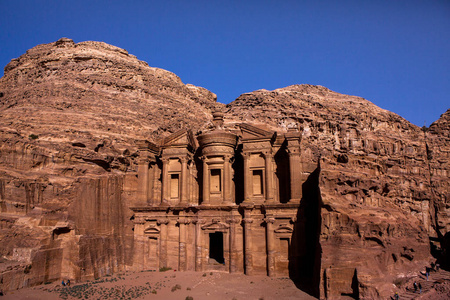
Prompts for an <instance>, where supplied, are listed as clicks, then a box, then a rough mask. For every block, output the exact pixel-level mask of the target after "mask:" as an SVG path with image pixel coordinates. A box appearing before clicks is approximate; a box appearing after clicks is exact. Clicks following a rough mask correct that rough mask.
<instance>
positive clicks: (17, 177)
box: [0, 39, 450, 298]
mask: <svg viewBox="0 0 450 300" xmlns="http://www.w3.org/2000/svg"><path fill="white" fill-rule="evenodd" d="M214 107H222V108H223V109H224V111H225V112H226V113H225V118H226V121H227V122H230V123H234V122H241V121H244V122H252V123H263V124H265V126H268V127H271V129H273V130H276V131H279V132H284V131H286V130H287V129H288V128H292V127H297V128H298V129H299V130H301V131H302V134H303V137H302V160H303V161H302V166H301V167H302V168H303V171H304V173H305V174H306V175H310V174H313V173H314V174H318V187H319V191H320V195H319V197H318V198H319V200H318V201H319V202H320V203H312V202H311V203H309V202H308V203H306V204H305V205H306V206H307V207H308V208H307V209H306V212H307V214H306V215H304V216H302V218H304V219H305V220H306V221H305V224H306V226H309V227H308V228H310V229H311V230H310V231H311V235H310V236H308V237H307V240H306V243H305V249H306V250H305V251H307V252H308V251H309V252H311V257H312V258H313V260H314V261H315V262H316V263H318V265H317V264H312V265H311V266H307V267H305V270H306V271H307V273H308V274H305V280H304V282H307V283H308V284H310V283H311V284H313V285H314V286H317V287H322V288H323V286H324V284H326V282H323V281H324V278H325V279H326V278H331V277H332V279H333V282H338V281H339V275H336V274H341V273H342V272H341V273H339V272H337V273H336V271H334V270H344V271H343V272H344V273H345V272H347V271H345V270H353V269H355V268H356V269H357V270H358V274H357V276H356V277H357V279H358V282H359V290H360V291H361V295H360V296H361V297H363V296H364V297H369V298H375V297H384V296H386V295H387V293H389V292H391V291H392V290H393V285H392V283H393V282H394V281H396V280H399V278H401V277H402V276H403V277H405V276H408V274H410V273H411V272H413V271H417V270H419V269H421V268H423V267H424V266H425V265H426V264H428V263H429V261H430V260H431V259H432V257H431V255H430V251H431V252H433V253H435V254H436V255H439V253H441V252H440V250H444V255H447V257H448V254H445V253H446V252H445V251H446V249H449V248H450V245H449V243H450V237H449V234H448V231H449V230H450V224H449V223H450V218H449V213H450V210H449V207H450V205H449V201H450V200H449V199H450V194H449V193H450V192H449V191H450V187H449V182H448V175H449V172H450V166H449V163H448V162H449V153H450V149H449V145H450V143H449V142H450V141H449V140H450V128H449V127H450V125H449V124H450V122H449V121H450V111H447V112H446V113H444V114H443V115H442V116H441V118H440V119H439V120H438V121H436V122H435V123H433V124H432V125H431V126H430V128H429V130H422V129H420V128H418V127H417V126H414V125H412V124H410V123H409V122H407V121H406V120H404V119H403V118H401V117H399V116H398V115H395V114H393V113H391V112H388V111H386V110H383V109H381V108H379V107H377V106H375V105H374V104H372V103H371V102H369V101H367V100H365V99H362V98H360V97H355V96H347V95H342V94H339V93H336V92H333V91H330V90H329V89H327V88H324V87H320V86H310V85H294V86H290V87H286V88H282V89H277V90H274V91H266V90H259V91H255V92H252V93H248V94H244V95H241V96H240V97H239V98H238V99H236V100H235V101H234V102H232V103H230V104H228V105H227V106H224V105H223V104H220V103H216V96H215V95H214V94H213V93H211V92H209V91H207V90H206V89H203V88H200V87H196V86H193V85H189V84H188V85H185V84H183V83H182V82H181V80H180V78H178V77H177V76H176V75H174V74H173V73H170V72H168V71H165V70H161V69H157V68H152V67H149V66H148V65H147V63H145V62H142V61H139V60H138V59H136V58H135V57H134V56H132V55H130V54H128V53H127V52H126V51H125V50H123V49H120V48H117V47H114V46H111V45H107V44H105V43H100V42H82V43H78V44H75V43H74V42H73V41H72V40H69V39H61V40H59V41H57V42H55V43H50V44H46V45H39V46H36V47H35V48H33V49H30V50H29V51H27V53H26V54H24V55H22V56H21V57H20V58H18V59H14V60H12V61H11V62H10V63H9V64H8V65H7V66H6V67H5V75H4V76H3V77H2V78H1V79H0V206H1V214H0V221H1V223H0V224H1V227H0V238H1V240H2V247H0V254H1V257H2V258H1V260H2V263H1V264H0V272H1V275H0V277H1V278H2V280H1V281H0V282H2V288H3V289H14V288H19V287H22V286H26V285H35V284H40V283H44V282H48V281H53V280H59V279H60V278H61V277H66V278H77V279H81V280H83V279H91V278H96V277H100V276H103V275H106V274H111V273H114V272H116V271H120V270H125V269H126V268H127V266H130V265H131V264H132V263H131V262H132V259H133V258H132V245H133V240H132V239H133V232H132V223H131V221H130V219H131V218H132V215H131V211H130V210H129V209H128V207H130V206H133V204H134V203H135V201H136V195H135V191H136V185H137V181H136V176H135V175H136V173H135V171H136V164H135V160H136V157H137V152H136V151H137V150H136V149H137V147H136V141H137V140H142V139H147V140H151V141H157V140H158V139H159V138H160V137H164V136H167V135H169V134H170V133H172V132H174V131H176V130H178V129H180V128H184V127H189V128H194V130H195V129H197V128H201V127H202V126H205V124H208V122H209V121H210V120H211V119H212V117H211V111H212V109H213V108H214ZM317 216H319V217H317ZM430 241H431V248H430ZM311 245H314V246H311ZM441 247H443V249H441ZM447 253H448V252H447ZM440 259H441V260H442V261H443V262H444V261H445V256H444V257H441V258H440ZM311 274H314V275H313V276H312V275H311ZM352 274H353V273H352ZM330 276H331V277H330ZM333 276H334V277H333ZM308 280H310V281H308ZM325 281H326V280H325ZM321 295H322V296H323V291H322V292H321Z"/></svg>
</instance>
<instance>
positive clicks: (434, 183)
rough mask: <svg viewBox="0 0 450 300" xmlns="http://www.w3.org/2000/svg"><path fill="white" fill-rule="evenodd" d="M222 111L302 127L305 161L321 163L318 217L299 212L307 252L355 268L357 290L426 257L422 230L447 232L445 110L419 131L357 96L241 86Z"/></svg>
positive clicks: (308, 166) (380, 284)
mask: <svg viewBox="0 0 450 300" xmlns="http://www.w3.org/2000/svg"><path fill="white" fill-rule="evenodd" d="M227 112H228V115H229V116H230V117H231V118H234V119H238V120H242V121H256V122H262V123H264V124H267V125H268V126H271V127H272V128H273V129H277V128H279V129H282V128H288V127H290V126H300V127H301V131H302V132H303V137H302V157H303V160H304V162H303V164H304V165H303V168H304V170H305V171H306V172H308V173H312V172H314V171H320V175H319V179H318V181H319V182H318V185H319V189H320V199H318V201H320V202H321V203H320V206H321V209H320V215H321V218H320V219H319V220H316V219H315V218H314V217H311V216H308V215H307V216H306V219H308V218H309V219H310V221H307V224H309V226H310V227H309V230H315V231H316V233H317V234H318V235H319V236H320V237H319V242H318V243H317V246H316V247H312V249H310V250H309V251H312V253H310V258H311V259H312V260H314V259H316V260H317V259H319V258H317V256H318V255H319V256H320V264H321V270H322V271H325V273H326V271H327V270H328V271H329V272H328V273H329V274H333V272H332V271H333V268H334V269H336V268H343V269H346V268H357V270H358V274H357V277H358V280H359V282H360V284H361V286H362V290H363V291H364V293H365V295H366V296H368V297H377V296H380V295H379V292H380V291H381V290H383V289H386V290H389V289H390V285H392V282H393V281H394V279H395V277H399V276H407V275H408V273H409V272H411V271H414V270H418V269H423V266H424V265H425V264H426V262H427V260H429V259H431V257H430V241H429V238H431V240H432V242H433V241H437V240H440V239H439V238H438V239H436V238H437V237H438V235H439V236H441V237H442V236H444V235H445V234H446V232H447V231H448V230H449V220H450V219H449V214H448V213H449V210H448V207H449V205H448V201H449V194H448V193H449V185H448V172H449V165H448V161H449V159H448V153H449V152H448V145H449V141H448V134H449V125H448V124H449V122H448V121H449V120H448V116H449V112H447V113H445V114H444V115H443V116H442V117H441V118H440V119H439V120H438V121H436V122H435V123H433V124H432V126H431V127H430V130H429V132H426V130H422V129H420V128H418V127H417V126H414V125H412V124H411V123H409V122H408V121H406V120H404V119H403V118H401V117H399V116H398V115H396V114H394V113H391V112H389V111H386V110H383V109H381V108H379V107H377V106H375V105H374V104H373V103H371V102H369V101H367V100H365V99H362V98H360V97H355V96H347V95H342V94H338V93H335V92H333V91H330V90H329V89H327V88H325V87H320V86H310V85H294V86H289V87H286V88H282V89H277V90H274V91H265V90H260V91H255V92H253V93H249V94H244V95H241V96H240V97H239V98H238V99H236V100H235V101H234V102H232V103H230V104H229V105H227ZM296 124H298V125H296ZM433 154H434V156H433ZM310 206H311V204H310ZM312 207H314V206H312ZM307 212H309V214H310V215H314V214H315V213H316V211H315V209H314V208H313V209H310V210H309V211H307ZM309 245H314V237H311V238H310V243H309ZM306 246H307V245H306ZM432 246H433V247H439V246H438V245H437V243H434V242H433V244H432ZM316 268H317V267H316ZM306 269H307V270H309V272H310V273H311V272H313V271H314V266H310V267H309V268H308V267H307V268H306ZM335 273H336V272H335ZM337 273H339V272H337ZM328 276H332V275H328ZM335 276H336V277H339V275H335ZM305 277H308V274H305ZM318 277H319V275H317V277H316V279H315V280H318ZM326 277H327V275H326V274H325V275H323V276H322V280H324V278H326ZM329 279H330V280H331V279H334V280H339V278H329ZM310 283H312V284H317V282H315V281H314V280H313V282H310ZM375 286H376V287H377V289H373V287H375ZM320 287H323V284H321V285H320ZM321 294H323V293H321ZM383 296H385V295H383Z"/></svg>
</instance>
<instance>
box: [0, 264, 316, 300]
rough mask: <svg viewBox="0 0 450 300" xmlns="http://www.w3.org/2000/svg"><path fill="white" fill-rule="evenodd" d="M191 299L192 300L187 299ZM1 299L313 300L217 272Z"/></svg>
mask: <svg viewBox="0 0 450 300" xmlns="http://www.w3.org/2000/svg"><path fill="white" fill-rule="evenodd" d="M189 297H192V298H189ZM1 298H2V299H5V300H6V299H19V300H20V299H42V300H43V299H45V300H52V299H169V300H170V299H177V300H178V299H182V300H189V299H193V300H200V299H214V300H216V299H218V300H221V299H224V300H225V299H227V300H233V299H235V300H242V299H245V300H252V299H257V300H259V299H264V300H269V299H278V300H281V299H283V300H284V299H300V300H309V299H316V298H314V297H312V296H310V295H308V294H306V293H304V292H302V291H300V290H298V289H297V288H296V287H295V285H294V284H293V283H292V281H291V280H290V279H288V278H269V277H266V276H246V275H242V274H229V273H220V272H205V273H200V272H176V271H173V270H169V271H166V272H139V273H125V274H122V275H115V276H111V277H105V278H102V279H99V280H96V281H88V282H80V283H73V282H72V284H71V286H70V287H63V286H61V283H52V284H47V285H42V286H37V287H32V288H26V289H21V290H18V291H10V292H8V293H6V295H5V296H4V297H1Z"/></svg>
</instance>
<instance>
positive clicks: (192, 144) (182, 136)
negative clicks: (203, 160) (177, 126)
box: [161, 129, 197, 149]
mask: <svg viewBox="0 0 450 300" xmlns="http://www.w3.org/2000/svg"><path fill="white" fill-rule="evenodd" d="M161 147H163V148H170V147H186V148H189V149H196V148H197V143H196V141H195V138H194V135H193V133H192V131H191V130H186V129H181V130H178V131H176V132H174V133H172V134H171V135H169V136H168V137H165V138H164V139H163V140H162V143H161Z"/></svg>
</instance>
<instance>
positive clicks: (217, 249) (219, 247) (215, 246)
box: [209, 232, 225, 264]
mask: <svg viewBox="0 0 450 300" xmlns="http://www.w3.org/2000/svg"><path fill="white" fill-rule="evenodd" d="M209 259H210V263H219V264H224V263H225V258H224V257H223V232H212V233H210V234H209Z"/></svg>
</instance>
